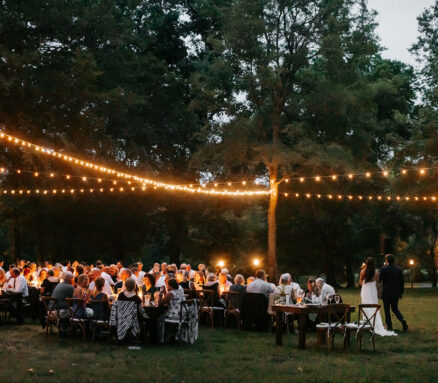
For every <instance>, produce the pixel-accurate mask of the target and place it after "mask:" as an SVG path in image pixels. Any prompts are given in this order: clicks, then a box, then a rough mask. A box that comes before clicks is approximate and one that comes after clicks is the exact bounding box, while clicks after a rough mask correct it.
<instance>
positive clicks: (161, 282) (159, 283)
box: [155, 263, 169, 289]
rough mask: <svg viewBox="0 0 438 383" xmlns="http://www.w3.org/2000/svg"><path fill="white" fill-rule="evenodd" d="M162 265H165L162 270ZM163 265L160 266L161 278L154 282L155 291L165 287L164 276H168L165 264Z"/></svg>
mask: <svg viewBox="0 0 438 383" xmlns="http://www.w3.org/2000/svg"><path fill="white" fill-rule="evenodd" d="M163 265H166V267H164V268H163ZM163 265H161V276H160V277H159V278H158V279H157V281H156V282H155V287H156V288H157V289H159V288H161V287H165V285H166V282H165V281H166V275H167V274H168V272H169V271H168V269H167V263H163Z"/></svg>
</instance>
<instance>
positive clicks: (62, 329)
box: [49, 271, 75, 335]
mask: <svg viewBox="0 0 438 383" xmlns="http://www.w3.org/2000/svg"><path fill="white" fill-rule="evenodd" d="M62 280H63V282H61V283H59V284H58V285H57V286H56V287H55V289H54V290H53V294H52V297H53V298H56V299H57V308H58V310H59V316H60V318H59V319H60V320H61V321H60V324H59V333H60V334H62V335H66V333H67V329H68V326H69V323H68V321H67V320H66V319H67V318H69V317H70V311H69V310H68V309H67V302H66V301H65V299H66V298H73V294H74V292H75V288H74V287H73V284H74V281H75V279H74V276H73V274H72V273H70V272H69V271H67V272H66V273H64V274H63V275H62ZM49 308H50V309H52V310H54V309H55V307H53V306H52V307H49ZM57 314H58V312H57V311H51V312H50V315H51V316H52V317H55V318H56V316H57Z"/></svg>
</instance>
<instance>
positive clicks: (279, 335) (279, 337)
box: [275, 311, 283, 346]
mask: <svg viewBox="0 0 438 383" xmlns="http://www.w3.org/2000/svg"><path fill="white" fill-rule="evenodd" d="M282 319H283V318H282V317H281V312H280V311H277V313H276V314H275V322H276V330H275V344H276V345H277V346H282V345H283V328H282V327H283V326H282V325H283V323H282Z"/></svg>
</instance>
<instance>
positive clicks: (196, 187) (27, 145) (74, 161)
mask: <svg viewBox="0 0 438 383" xmlns="http://www.w3.org/2000/svg"><path fill="white" fill-rule="evenodd" d="M0 140H4V142H6V143H11V144H15V145H20V146H21V147H22V148H23V149H31V150H34V151H35V152H38V153H42V154H46V155H48V156H50V157H52V158H54V159H58V160H63V161H66V162H68V163H69V164H71V165H73V166H78V167H82V168H88V169H90V170H93V171H97V172H100V173H105V174H107V175H112V176H116V177H117V178H119V179H120V178H122V179H125V181H121V182H127V183H129V182H132V181H134V183H139V184H141V185H142V186H143V187H145V186H153V187H154V189H157V188H161V189H166V190H174V191H181V192H187V193H200V194H204V195H214V196H263V195H270V194H271V192H272V191H271V189H267V188H265V189H262V190H244V191H242V190H239V189H237V190H219V189H216V188H217V187H218V186H219V185H225V184H226V185H228V186H232V185H235V184H237V183H238V184H241V185H243V186H247V185H248V184H250V183H251V182H253V183H255V184H257V185H260V183H259V182H258V181H257V180H255V181H239V182H236V181H228V182H213V183H211V184H212V185H213V186H214V188H212V189H208V188H207V186H208V185H209V184H208V183H205V182H201V183H199V184H196V183H192V184H170V183H166V182H161V181H156V180H153V179H150V178H144V177H139V176H137V175H134V174H131V173H126V172H123V171H120V170H116V169H112V168H109V167H105V166H102V165H99V164H96V163H93V162H89V161H85V160H82V159H79V158H76V157H73V156H70V155H67V154H63V153H60V152H57V151H55V150H53V149H51V148H47V147H43V146H40V145H36V144H34V143H32V142H29V141H25V140H22V139H20V138H17V137H15V136H12V135H10V134H7V133H5V132H0ZM433 169H438V167H422V168H410V169H402V170H401V171H400V174H401V175H406V174H408V173H410V172H418V174H420V175H421V176H424V175H426V174H427V171H429V170H433ZM0 170H4V168H1V169H0ZM20 172H21V170H17V173H20ZM54 174H55V173H54V172H51V173H50V177H54ZM389 174H390V172H389V171H388V170H379V171H374V172H370V171H369V172H360V173H348V174H333V175H317V176H306V177H291V178H284V179H283V180H284V182H286V183H289V182H292V181H299V182H300V183H303V182H305V181H307V180H314V181H315V182H320V181H322V180H324V179H331V180H332V181H337V180H338V179H340V178H346V179H349V180H352V179H354V178H355V177H359V176H362V177H365V178H371V177H372V176H373V175H382V176H383V177H388V176H389ZM34 176H36V177H38V176H39V172H34ZM64 176H65V178H66V179H70V178H71V177H78V178H79V177H81V178H82V180H83V181H86V180H87V179H93V180H97V181H98V182H101V181H103V180H104V179H103V178H93V177H85V176H74V175H64ZM105 180H108V179H105ZM111 181H112V182H113V184H114V185H115V184H116V183H117V181H115V180H114V179H111ZM262 186H263V185H262ZM54 190H55V189H54ZM283 195H284V196H286V197H287V196H288V193H283ZM318 195H321V194H317V195H316V196H318ZM321 196H322V195H321ZM327 196H330V195H327ZM344 197H346V198H348V199H349V196H344ZM317 198H318V197H317ZM409 198H410V197H409ZM413 198H414V197H413ZM418 198H419V197H418ZM377 199H378V198H377Z"/></svg>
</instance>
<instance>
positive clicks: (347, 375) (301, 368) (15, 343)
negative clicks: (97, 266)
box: [0, 289, 438, 383]
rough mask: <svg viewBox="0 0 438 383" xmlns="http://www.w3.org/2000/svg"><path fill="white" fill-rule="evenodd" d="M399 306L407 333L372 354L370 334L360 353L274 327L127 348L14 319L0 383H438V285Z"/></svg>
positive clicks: (353, 296)
mask: <svg viewBox="0 0 438 383" xmlns="http://www.w3.org/2000/svg"><path fill="white" fill-rule="evenodd" d="M341 293H342V296H343V298H344V301H345V302H348V303H351V304H352V305H357V304H359V299H360V297H359V290H348V291H343V292H341ZM400 309H401V311H402V313H403V314H404V315H405V318H406V320H407V321H408V324H409V332H408V333H406V334H400V335H399V336H398V337H388V338H381V337H378V338H377V342H376V345H377V351H376V352H375V353H373V352H372V348H371V344H370V343H369V342H368V341H367V340H366V338H364V342H363V351H362V353H359V352H357V351H356V350H355V349H354V343H353V342H352V351H351V352H344V351H342V340H341V338H337V341H336V346H335V350H334V351H332V352H331V353H330V354H328V353H327V351H326V347H318V346H317V345H316V336H315V334H313V333H312V334H308V338H307V349H306V350H299V349H298V348H297V344H298V336H297V335H290V336H287V335H285V336H284V341H285V344H284V346H282V347H278V346H275V334H274V333H273V332H271V333H257V332H245V331H241V332H239V331H238V330H236V329H210V328H208V327H201V328H200V334H199V339H198V341H197V342H196V344H195V345H193V346H178V345H166V346H146V347H144V348H143V349H142V350H140V351H129V350H128V348H127V347H126V346H117V345H115V344H112V343H92V342H91V341H87V342H86V343H83V341H82V340H81V339H80V338H79V337H78V338H76V339H61V338H59V337H58V336H57V335H55V336H51V337H49V339H48V340H47V341H46V340H45V336H44V333H43V331H42V330H41V327H40V326H38V325H35V324H33V323H32V322H30V321H27V322H26V324H25V325H23V326H16V325H15V324H13V322H12V324H10V325H4V324H3V325H1V326H0V344H1V350H2V352H1V362H0V382H5V383H6V382H7V383H12V382H24V381H32V382H45V383H47V382H71V383H80V382H120V383H128V382H140V381H144V382H160V383H167V382H201V381H203V382H209V383H212V382H269V383H272V382H292V381H293V382H318V383H321V382H344V381H350V382H415V381H421V382H437V381H438V290H436V289H414V290H410V289H408V291H406V292H405V296H404V298H403V300H402V301H401V303H400ZM356 315H357V314H353V318H355V316H356ZM382 315H383V313H382ZM383 317H384V315H383ZM393 322H394V325H395V329H396V330H401V326H400V323H399V322H398V321H397V320H396V319H395V320H394V321H393ZM29 369H32V371H30V372H29V371H28V370H29ZM50 370H53V371H52V372H50Z"/></svg>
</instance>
